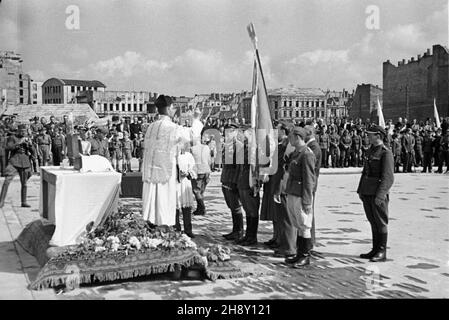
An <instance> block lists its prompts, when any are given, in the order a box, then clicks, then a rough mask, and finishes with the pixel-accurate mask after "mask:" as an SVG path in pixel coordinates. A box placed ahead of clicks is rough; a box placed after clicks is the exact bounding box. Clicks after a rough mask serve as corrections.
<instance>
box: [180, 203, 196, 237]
mask: <svg viewBox="0 0 449 320" xmlns="http://www.w3.org/2000/svg"><path fill="white" fill-rule="evenodd" d="M182 220H183V223H184V233H185V234H186V235H188V236H189V237H190V238H195V236H194V234H193V233H192V208H182Z"/></svg>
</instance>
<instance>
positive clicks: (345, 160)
mask: <svg viewBox="0 0 449 320" xmlns="http://www.w3.org/2000/svg"><path fill="white" fill-rule="evenodd" d="M351 146H352V138H351V136H350V135H349V132H348V130H344V131H343V137H341V139H340V167H341V168H346V167H349V157H350V153H349V152H350V150H351Z"/></svg>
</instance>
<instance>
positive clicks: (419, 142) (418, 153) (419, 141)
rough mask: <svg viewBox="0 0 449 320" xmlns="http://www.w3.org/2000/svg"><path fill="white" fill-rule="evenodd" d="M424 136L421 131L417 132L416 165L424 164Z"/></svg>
mask: <svg viewBox="0 0 449 320" xmlns="http://www.w3.org/2000/svg"><path fill="white" fill-rule="evenodd" d="M422 141H423V137H422V135H421V134H420V132H419V131H416V132H415V165H416V166H422V163H423V152H422Z"/></svg>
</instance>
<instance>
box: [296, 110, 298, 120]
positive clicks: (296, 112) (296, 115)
mask: <svg viewBox="0 0 449 320" xmlns="http://www.w3.org/2000/svg"><path fill="white" fill-rule="evenodd" d="M296 118H299V111H298V110H296Z"/></svg>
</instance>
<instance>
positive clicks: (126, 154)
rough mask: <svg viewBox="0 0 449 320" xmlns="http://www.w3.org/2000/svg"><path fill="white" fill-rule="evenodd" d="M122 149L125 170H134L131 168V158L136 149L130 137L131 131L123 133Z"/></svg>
mask: <svg viewBox="0 0 449 320" xmlns="http://www.w3.org/2000/svg"><path fill="white" fill-rule="evenodd" d="M122 150H123V152H122V153H123V160H124V161H123V172H133V171H132V170H131V159H132V153H133V150H134V146H133V142H132V141H131V140H130V139H129V133H128V132H127V131H125V132H124V133H123V140H122Z"/></svg>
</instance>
